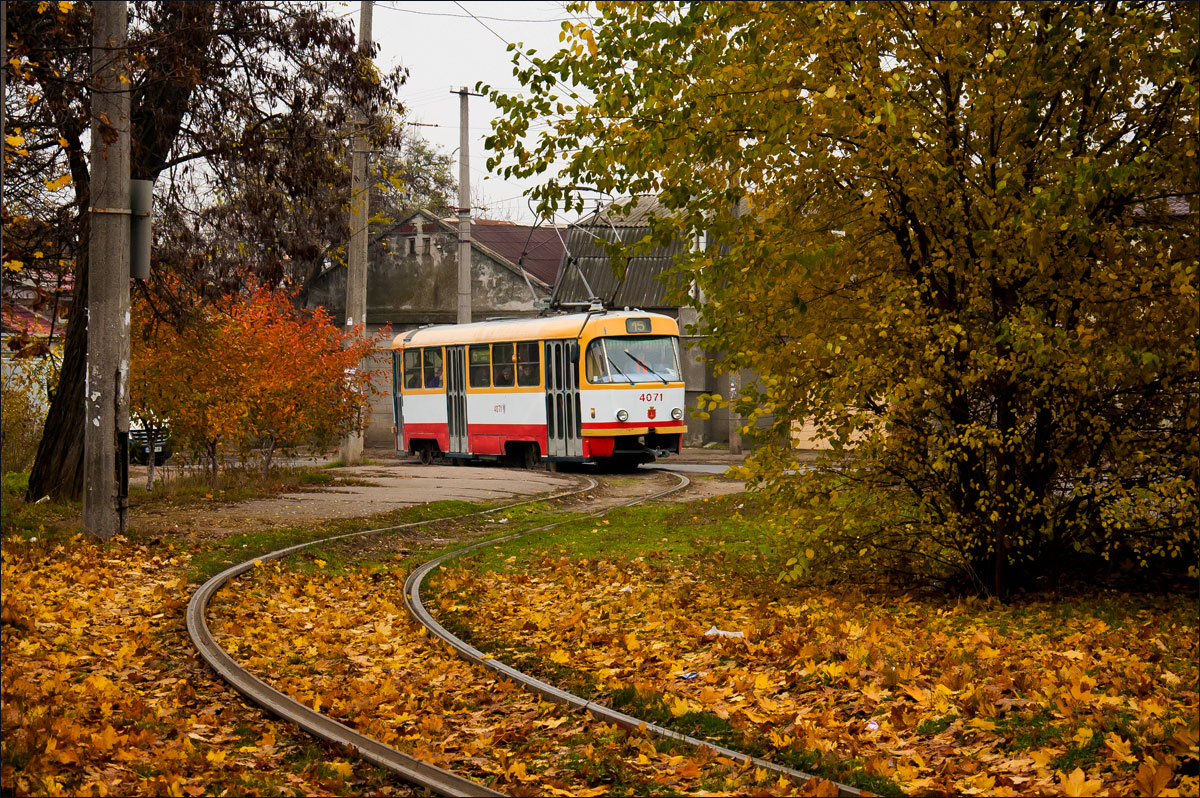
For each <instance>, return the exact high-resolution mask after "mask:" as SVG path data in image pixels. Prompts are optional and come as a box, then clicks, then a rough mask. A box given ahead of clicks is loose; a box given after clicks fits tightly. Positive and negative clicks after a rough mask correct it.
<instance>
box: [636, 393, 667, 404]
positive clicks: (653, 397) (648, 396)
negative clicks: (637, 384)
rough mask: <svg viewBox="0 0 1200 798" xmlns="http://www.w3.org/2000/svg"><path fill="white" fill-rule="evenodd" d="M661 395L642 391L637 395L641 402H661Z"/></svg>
mask: <svg viewBox="0 0 1200 798" xmlns="http://www.w3.org/2000/svg"><path fill="white" fill-rule="evenodd" d="M662 398H663V395H662V394H661V393H644V394H642V395H641V396H639V397H638V399H640V400H642V401H643V402H661V401H662Z"/></svg>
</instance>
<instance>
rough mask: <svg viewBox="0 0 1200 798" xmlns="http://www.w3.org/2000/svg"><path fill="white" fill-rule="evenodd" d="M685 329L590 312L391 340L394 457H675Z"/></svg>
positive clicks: (668, 321) (666, 321)
mask: <svg viewBox="0 0 1200 798" xmlns="http://www.w3.org/2000/svg"><path fill="white" fill-rule="evenodd" d="M682 374H683V372H682V368H681V363H680V353H679V325H678V324H677V323H676V322H675V320H674V319H672V318H670V317H669V316H663V315H661V314H657V313H643V312H640V311H636V310H635V311H629V310H625V311H604V310H593V311H590V312H587V313H572V314H564V315H560V316H550V317H546V318H534V319H503V320H495V321H483V322H476V323H472V324H450V325H437V326H431V327H422V328H420V329H416V330H412V331H409V332H403V333H400V334H399V335H397V336H396V337H395V339H394V340H393V341H392V388H393V390H392V397H393V413H394V417H395V430H396V449H397V450H398V451H402V452H406V453H409V454H413V455H419V456H420V458H421V462H423V463H426V464H428V463H431V462H433V460H434V459H435V458H441V457H446V458H451V459H454V460H470V459H504V460H506V461H507V462H508V463H509V464H510V465H514V466H521V467H525V468H532V467H533V466H534V465H536V464H538V463H543V462H544V463H547V464H549V466H550V467H551V468H552V469H553V468H556V467H557V463H560V462H575V463H584V462H587V463H600V464H609V465H612V466H616V467H632V466H636V465H638V464H640V463H644V462H650V461H653V460H654V459H655V457H663V456H666V455H668V454H670V453H672V452H674V453H676V454H678V453H679V449H680V446H681V445H682V441H683V434H684V432H686V431H687V430H686V427H685V426H684V421H683V407H684V384H683V376H682Z"/></svg>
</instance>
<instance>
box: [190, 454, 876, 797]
mask: <svg viewBox="0 0 1200 798" xmlns="http://www.w3.org/2000/svg"><path fill="white" fill-rule="evenodd" d="M661 473H666V472H661ZM669 475H670V476H672V477H675V479H676V480H677V482H676V484H675V485H673V486H671V487H669V488H666V489H664V490H658V491H655V492H653V493H651V494H648V495H645V496H639V497H635V498H632V499H628V500H625V501H621V502H617V503H615V504H609V505H607V506H604V507H602V508H601V509H598V510H596V511H594V512H591V513H587V514H584V515H582V516H581V515H577V514H572V516H571V518H570V519H561V520H556V521H554V522H552V523H549V524H544V525H541V526H537V527H533V528H529V529H524V530H520V531H517V532H514V533H512V534H509V535H505V536H501V537H489V538H487V539H485V540H481V541H478V542H476V543H474V544H471V545H468V546H465V547H463V548H460V549H456V550H454V551H450V552H447V553H445V554H442V555H440V556H438V557H435V558H434V559H432V560H430V561H428V562H426V563H424V564H422V565H420V566H419V567H418V568H416V569H415V570H414V571H413V572H412V573H411V574H410V575H409V577H408V579H407V580H406V582H405V584H404V602H405V606H406V608H407V610H408V611H409V613H410V615H411V616H412V617H413V618H414V620H415V621H416V622H417V623H419V624H420V625H421V626H423V627H425V629H427V630H428V631H429V633H430V634H431V635H433V636H434V637H437V638H438V639H440V640H442V641H443V642H445V643H446V644H447V645H448V646H450V648H451V649H452V650H453V651H454V652H455V653H456V655H457V656H459V657H460V658H462V659H463V660H465V661H468V662H471V663H473V664H475V665H479V666H482V667H483V668H485V669H486V670H488V671H491V672H492V673H494V674H496V675H498V676H500V677H502V678H504V679H507V680H510V681H512V682H513V683H514V684H516V685H518V686H520V687H521V688H523V689H526V690H528V691H530V692H532V693H535V694H537V695H539V696H540V697H542V698H544V699H545V700H547V701H550V702H552V703H556V704H559V705H562V706H565V707H568V708H570V709H572V710H574V711H577V712H581V713H584V714H587V715H590V716H591V717H593V718H595V719H597V720H599V721H601V722H604V723H609V724H613V725H616V726H620V727H623V728H626V729H634V730H638V731H643V732H645V733H648V734H650V735H653V736H656V737H660V738H664V739H669V740H671V741H673V742H676V743H679V744H683V745H687V746H690V747H693V748H696V749H708V750H710V751H712V752H713V753H714V754H715V755H717V756H724V757H727V758H729V759H731V760H733V761H735V762H738V763H740V764H743V765H753V766H754V767H757V768H761V769H763V770H765V771H768V772H771V773H774V774H776V775H779V776H783V777H786V778H787V779H789V780H791V781H792V782H794V783H796V784H800V785H802V784H804V783H806V782H809V781H811V780H813V779H816V778H819V777H815V776H812V775H810V774H807V773H803V772H801V771H798V770H794V769H792V768H787V767H784V766H781V765H778V764H775V763H773V762H770V761H767V760H764V759H761V758H758V757H753V756H750V755H748V754H745V753H743V752H740V751H736V750H733V749H729V748H725V747H723V746H719V745H716V744H714V743H711V742H708V741H705V740H701V739H697V738H694V737H691V736H688V735H685V734H681V733H679V732H676V731H673V730H671V729H668V728H665V727H661V726H657V725H655V724H651V723H647V722H645V721H643V720H641V719H639V718H636V717H633V716H631V715H627V714H625V713H622V712H619V711H617V710H614V709H612V708H610V707H606V706H604V705H602V704H597V703H595V702H592V701H589V700H587V699H585V698H582V697H580V696H576V695H574V694H572V693H569V692H567V691H565V690H561V689H560V688H557V687H555V686H553V685H551V684H548V683H546V682H543V681H541V680H539V679H537V678H535V677H533V676H530V675H528V674H526V673H524V672H522V671H519V670H517V669H515V668H513V667H511V666H509V665H507V664H505V663H504V662H502V661H500V660H497V659H495V658H494V657H492V656H490V655H488V654H485V653H484V652H481V651H479V650H478V649H476V648H474V647H473V646H471V645H470V644H469V643H467V642H465V641H463V640H461V639H460V638H458V637H456V636H455V635H454V634H452V633H451V632H449V631H448V630H446V629H445V628H444V627H443V626H442V625H441V624H440V623H438V622H437V620H436V619H434V618H433V616H432V615H431V614H430V613H429V611H428V609H427V608H426V607H425V605H424V603H423V602H422V600H421V586H422V583H423V581H424V580H425V578H426V577H428V576H429V574H431V573H432V572H433V571H435V570H436V569H438V568H440V567H441V566H442V565H443V564H444V563H446V562H448V561H450V560H452V559H454V558H457V557H461V556H463V555H466V554H470V553H472V552H474V551H477V550H479V549H481V548H483V547H485V546H492V545H497V544H499V543H502V542H505V541H510V540H513V539H516V538H519V537H522V536H524V535H528V534H532V533H534V532H540V531H546V530H549V529H553V528H554V527H557V526H560V525H562V524H564V523H568V522H570V521H578V520H581V519H582V518H596V517H600V516H603V515H605V514H606V513H608V512H609V511H611V510H614V509H618V508H624V507H632V506H635V505H638V504H642V503H644V502H648V501H653V500H655V499H660V498H665V497H667V496H670V495H672V494H675V493H678V492H680V491H682V490H685V489H686V488H687V487H688V486H689V485H690V484H691V480H690V479H689V478H688V477H687V476H685V475H683V474H678V473H671V474H669ZM586 479H587V484H586V485H585V486H584V487H582V488H577V489H573V490H569V491H564V492H561V493H557V494H553V495H551V496H543V497H537V498H534V499H530V500H527V501H522V502H515V503H512V504H508V505H504V506H501V507H494V508H489V509H487V510H480V511H476V512H471V513H464V514H462V515H458V516H449V517H445V518H437V519H427V520H424V521H416V522H411V523H407V524H399V525H394V526H389V527H381V528H378V529H369V530H363V531H359V532H351V533H346V534H340V535H334V536H331V537H327V538H321V539H318V540H313V541H309V542H306V543H302V544H297V545H294V546H289V547H286V548H283V549H279V550H277V551H274V552H270V553H268V554H264V555H261V556H259V557H256V558H253V559H250V560H247V561H246V562H243V563H239V564H237V565H234V566H232V567H230V568H227V569H226V570H225V571H222V572H221V573H219V574H217V575H216V576H214V577H213V578H211V579H210V580H209V581H208V582H206V583H205V584H204V585H202V586H201V587H200V588H199V589H197V591H196V592H195V594H193V597H192V600H191V601H190V603H189V605H188V608H187V614H186V618H187V628H188V634H189V635H190V636H191V638H192V641H193V643H194V644H195V645H196V648H197V650H198V651H199V653H200V655H201V656H202V657H203V658H204V660H205V661H206V662H208V664H209V665H210V666H211V667H212V668H213V670H214V671H216V672H217V674H218V675H219V676H220V677H221V678H222V679H223V680H224V681H226V682H227V683H228V684H229V685H230V686H232V687H233V688H234V689H235V690H237V691H238V692H239V693H241V694H242V695H243V696H245V697H246V698H247V699H248V700H250V701H252V702H253V703H255V704H257V705H258V706H260V707H262V708H263V709H265V710H267V711H268V712H270V713H272V714H274V715H277V716H279V717H281V718H283V719H284V720H288V721H291V722H292V723H295V724H296V725H297V726H299V727H300V728H301V729H303V730H304V731H306V732H308V733H310V734H312V735H314V736H316V737H318V738H320V739H322V740H325V741H327V742H330V743H334V744H336V745H341V746H348V747H350V748H353V749H355V750H356V751H357V752H358V753H359V754H360V755H361V756H362V757H363V758H364V759H366V760H367V761H369V762H371V763H373V764H375V765H378V766H381V767H384V768H386V769H388V770H391V771H393V772H395V773H397V774H398V775H399V776H400V777H401V778H403V779H404V780H405V781H408V782H409V783H411V784H414V785H416V786H418V787H420V788H422V789H426V790H429V791H431V792H433V793H436V794H440V795H503V793H499V792H496V791H495V790H492V789H491V788H489V787H486V786H484V785H482V784H479V783H477V782H474V781H471V780H469V779H466V778H464V777H462V776H459V775H457V774H454V773H452V772H450V771H448V770H445V769H443V768H439V767H437V766H435V765H432V764H429V763H427V762H424V761H422V760H420V759H417V758H416V757H413V756H411V755H409V754H406V753H404V752H402V751H399V750H398V749H395V748H392V747H391V746H387V745H384V744H383V743H380V742H379V741H377V740H374V739H373V738H370V737H368V736H366V735H363V734H360V733H359V732H357V731H355V730H354V729H351V728H350V727H348V726H346V725H344V724H342V723H339V722H338V721H336V720H333V719H332V718H329V717H327V716H325V715H322V714H320V713H318V712H315V711H314V710H312V709H310V708H309V707H307V706H305V705H304V704H302V703H300V702H298V701H296V700H295V699H293V698H291V697H290V696H288V695H286V694H284V693H282V692H280V691H279V690H276V689H275V688H273V687H271V686H269V685H267V684H266V683H265V682H263V681H261V680H259V679H258V678H257V677H255V676H254V675H253V674H251V673H250V672H249V671H248V670H246V669H245V668H243V667H241V666H240V665H238V664H237V663H236V662H235V661H234V660H233V658H232V657H231V656H230V655H229V654H228V653H227V652H226V651H225V650H224V649H223V648H221V646H220V645H219V644H218V643H217V641H216V639H215V638H214V637H213V635H212V633H211V632H210V630H209V628H208V625H207V622H206V619H205V613H206V609H207V606H208V603H209V601H210V600H211V599H212V598H213V596H215V595H216V593H217V592H218V591H219V590H220V589H221V588H222V587H223V586H225V585H226V584H227V583H228V582H229V581H230V580H231V579H233V578H235V577H237V576H239V575H241V574H244V573H246V572H247V571H249V570H251V569H253V568H254V567H255V566H256V565H257V564H259V563H262V562H267V561H271V560H278V559H281V558H283V557H286V556H288V555H290V554H293V553H295V552H297V551H300V550H303V549H305V548H308V547H311V546H316V545H320V544H325V543H331V542H335V541H339V540H345V539H350V538H356V537H365V536H368V535H377V534H381V533H385V532H393V531H397V530H402V529H408V528H413V527H420V526H427V525H431V524H437V523H447V522H453V521H458V520H463V519H467V518H472V517H478V516H482V515H491V514H495V513H498V512H502V511H504V510H509V509H513V508H517V507H521V506H524V505H528V504H532V503H534V502H543V501H553V500H557V499H568V498H571V497H575V496H580V495H583V494H586V493H588V492H589V491H592V490H594V489H595V488H597V487H598V484H599V483H598V482H597V481H596V480H594V479H591V478H586ZM833 784H834V785H835V786H836V788H837V790H838V794H839V795H849V796H857V795H861V792H860V791H859V790H858V789H856V788H854V787H850V786H848V785H844V784H840V783H836V782H834V783H833Z"/></svg>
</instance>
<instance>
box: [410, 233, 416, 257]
mask: <svg viewBox="0 0 1200 798" xmlns="http://www.w3.org/2000/svg"><path fill="white" fill-rule="evenodd" d="M408 254H409V255H416V254H417V239H416V236H409V237H408Z"/></svg>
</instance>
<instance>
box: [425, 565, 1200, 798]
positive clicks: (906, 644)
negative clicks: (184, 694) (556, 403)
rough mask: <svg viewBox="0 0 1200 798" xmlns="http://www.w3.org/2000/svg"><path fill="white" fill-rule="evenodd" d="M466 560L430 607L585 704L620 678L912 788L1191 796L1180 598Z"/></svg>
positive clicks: (846, 767)
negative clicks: (1056, 598)
mask: <svg viewBox="0 0 1200 798" xmlns="http://www.w3.org/2000/svg"><path fill="white" fill-rule="evenodd" d="M693 565H694V564H693ZM472 566H473V564H472V563H465V564H461V565H458V566H456V567H455V568H454V569H453V570H450V571H448V572H445V573H443V575H442V577H441V579H440V587H441V590H442V593H441V597H440V601H438V602H435V603H436V604H437V606H438V607H439V609H440V615H439V619H440V620H441V622H442V623H443V624H447V625H449V626H451V627H453V628H459V629H468V630H472V631H473V633H474V635H475V637H476V639H475V640H473V643H474V644H475V645H476V646H477V647H483V648H485V650H489V651H490V652H491V653H492V654H493V655H495V656H497V657H499V658H501V659H505V660H506V661H509V660H512V659H513V658H522V657H523V658H524V660H525V661H527V662H528V663H531V664H533V665H534V666H535V667H536V665H537V663H539V662H547V661H549V662H553V663H556V664H558V665H560V666H563V667H565V668H569V670H570V671H571V672H572V677H571V678H573V679H575V680H576V681H580V680H582V681H587V680H588V679H591V680H594V682H595V683H596V684H597V686H598V687H597V689H596V691H595V696H594V698H595V700H603V699H604V697H606V696H613V695H617V694H619V693H621V691H628V690H630V689H632V690H634V691H635V692H636V694H638V695H641V696H643V697H645V696H653V697H656V698H657V700H658V702H659V706H660V707H663V708H665V709H666V710H667V711H669V713H670V715H671V716H673V717H675V718H682V717H684V716H687V717H689V718H690V717H700V716H716V717H717V718H719V719H720V720H721V721H724V722H725V723H726V724H728V725H729V726H732V727H733V728H734V729H736V730H737V734H738V735H739V736H740V738H741V740H742V744H741V745H738V744H735V743H727V744H729V745H730V746H731V747H734V748H742V749H743V750H745V749H746V748H747V747H750V748H757V749H759V750H761V751H762V752H763V755H764V756H766V758H768V759H775V760H777V761H784V762H789V763H800V764H804V763H807V764H808V765H809V766H814V765H816V766H818V767H819V766H826V767H827V768H829V769H831V770H832V771H833V772H834V774H835V775H843V774H848V773H851V772H852V771H858V773H859V774H863V773H865V774H866V777H865V779H860V783H861V782H864V781H865V783H863V786H867V785H870V784H886V783H889V782H890V783H891V784H893V785H896V786H898V787H899V789H900V790H902V791H904V792H905V793H908V794H947V795H950V794H966V795H980V794H984V795H1029V794H1053V795H1096V794H1100V793H1103V794H1108V795H1195V794H1196V793H1197V789H1198V787H1200V781H1198V779H1197V766H1198V757H1197V736H1198V734H1197V726H1198V718H1197V706H1198V704H1197V618H1196V607H1195V605H1194V602H1192V601H1191V600H1190V599H1189V600H1183V599H1182V598H1179V599H1175V600H1171V599H1147V598H1141V597H1136V596H1119V597H1118V598H1117V599H1115V600H1114V601H1112V602H1110V604H1111V605H1112V606H1113V607H1117V608H1118V609H1115V610H1113V609H1110V610H1109V611H1107V612H1102V611H1101V609H1102V605H1103V604H1104V602H1102V601H1099V602H1087V603H1082V602H1081V603H1080V604H1078V605H1077V606H1075V607H1071V606H1070V605H1066V604H1063V603H1062V602H1057V603H1055V602H1038V601H1031V602H1026V603H1013V604H1009V605H1001V604H999V603H990V602H987V601H983V600H959V601H955V600H951V599H917V598H914V597H912V596H906V595H903V594H899V593H895V594H880V593H868V592H859V591H855V590H847V589H841V590H828V589H824V590H823V589H796V588H777V589H776V590H775V591H774V592H773V593H770V594H764V593H761V592H755V591H747V592H746V593H745V594H740V595H739V594H738V593H737V592H736V590H735V589H734V588H732V585H733V584H737V580H733V579H731V580H729V581H722V580H721V579H720V578H719V575H717V574H714V573H712V572H711V570H710V572H708V573H706V574H705V576H707V577H708V578H701V573H700V571H701V570H705V569H711V563H710V564H707V565H706V566H703V567H689V564H688V562H687V561H685V560H683V559H681V558H680V559H670V560H665V561H663V560H661V559H660V560H659V561H657V562H655V563H651V562H648V561H647V559H645V558H643V557H635V558H632V559H628V558H627V559H623V560H616V559H613V560H604V559H583V560H578V559H572V558H568V557H563V556H551V555H549V554H543V555H542V556H540V558H538V557H534V558H533V559H532V561H522V562H520V563H519V564H517V565H510V569H509V570H501V571H495V572H484V573H477V572H476V571H475V570H473V567H472ZM733 567H734V568H735V569H736V567H737V565H736V563H735V564H734V565H733ZM630 588H632V590H630ZM730 590H735V592H734V593H733V594H732V595H731V594H730V592H729V591H730ZM739 635H740V636H739ZM489 646H490V647H489ZM514 664H516V663H514ZM518 667H521V666H520V665H518ZM550 680H551V681H553V679H550ZM802 769H803V768H802ZM872 777H876V778H878V779H884V780H886V781H884V782H879V781H872Z"/></svg>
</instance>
